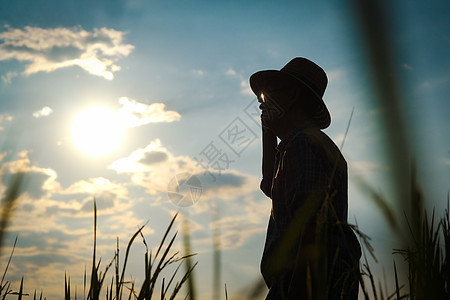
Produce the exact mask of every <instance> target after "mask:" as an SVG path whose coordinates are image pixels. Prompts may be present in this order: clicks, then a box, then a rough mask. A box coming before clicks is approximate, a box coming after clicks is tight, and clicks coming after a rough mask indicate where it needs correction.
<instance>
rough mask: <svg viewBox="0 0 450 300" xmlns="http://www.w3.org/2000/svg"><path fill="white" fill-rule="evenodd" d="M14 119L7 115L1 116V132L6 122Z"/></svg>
mask: <svg viewBox="0 0 450 300" xmlns="http://www.w3.org/2000/svg"><path fill="white" fill-rule="evenodd" d="M12 119H13V117H12V116H10V115H6V114H0V131H2V130H4V129H5V128H4V127H3V124H4V123H6V122H11V121H12Z"/></svg>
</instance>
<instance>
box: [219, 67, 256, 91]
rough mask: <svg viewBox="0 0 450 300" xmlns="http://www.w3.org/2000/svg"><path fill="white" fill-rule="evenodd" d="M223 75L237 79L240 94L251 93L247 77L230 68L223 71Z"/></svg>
mask: <svg viewBox="0 0 450 300" xmlns="http://www.w3.org/2000/svg"><path fill="white" fill-rule="evenodd" d="M225 75H227V76H231V77H235V78H237V79H238V80H239V85H240V87H241V94H244V95H253V92H252V90H251V88H250V84H249V83H248V79H247V78H244V76H242V75H241V74H239V73H238V72H237V71H236V70H234V69H231V68H230V69H228V70H227V71H226V72H225Z"/></svg>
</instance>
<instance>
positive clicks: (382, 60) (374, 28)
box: [350, 0, 420, 221]
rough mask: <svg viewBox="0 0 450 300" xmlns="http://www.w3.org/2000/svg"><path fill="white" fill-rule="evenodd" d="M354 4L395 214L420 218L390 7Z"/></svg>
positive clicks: (373, 0) (369, 1) (376, 1)
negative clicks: (370, 81) (378, 120)
mask: <svg viewBox="0 0 450 300" xmlns="http://www.w3.org/2000/svg"><path fill="white" fill-rule="evenodd" d="M350 4H351V6H352V7H353V9H354V13H355V16H356V19H357V24H358V25H359V29H360V31H359V32H360V35H361V38H362V40H363V41H364V44H365V45H364V46H365V47H364V50H365V51H364V52H365V54H366V60H367V66H368V68H369V71H370V73H371V75H372V76H371V78H370V79H371V80H372V83H373V90H374V92H375V97H374V99H375V101H376V106H377V108H378V109H379V110H380V113H381V114H380V115H381V117H382V120H381V121H382V122H381V126H382V133H383V134H384V137H385V140H386V143H387V145H386V146H387V147H386V149H387V153H385V155H386V158H387V160H388V163H389V165H390V170H391V171H392V183H393V186H392V188H393V189H394V192H395V194H396V195H395V197H396V199H395V200H396V201H395V205H396V209H395V214H396V217H397V219H403V214H404V213H406V215H407V216H409V217H411V218H412V217H417V213H418V211H417V208H419V207H416V205H417V204H416V203H412V201H411V200H414V198H413V197H412V195H411V194H410V192H411V178H412V169H411V168H412V163H413V160H412V157H413V153H412V149H411V145H410V141H409V136H408V132H407V130H406V127H407V124H406V120H405V118H404V115H405V113H404V106H405V105H406V104H407V103H406V101H405V98H404V96H403V95H402V93H401V90H402V89H401V88H400V85H399V80H398V76H397V75H398V74H397V72H396V65H397V64H396V61H395V58H394V55H393V53H394V51H393V43H392V37H391V32H392V28H393V27H392V24H389V22H388V19H387V16H388V15H389V14H388V12H387V10H386V8H385V7H384V5H388V4H389V3H388V2H386V1H380V0H364V1H361V0H350ZM383 211H385V210H384V209H383ZM419 212H420V210H419ZM412 221H415V218H413V219H412Z"/></svg>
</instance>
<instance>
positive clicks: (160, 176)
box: [108, 139, 259, 211]
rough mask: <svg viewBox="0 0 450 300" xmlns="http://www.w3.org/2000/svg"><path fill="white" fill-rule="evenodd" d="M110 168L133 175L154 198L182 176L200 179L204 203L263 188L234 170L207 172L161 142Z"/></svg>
mask: <svg viewBox="0 0 450 300" xmlns="http://www.w3.org/2000/svg"><path fill="white" fill-rule="evenodd" d="M108 168H109V169H111V170H114V171H116V172H117V173H125V174H129V175H130V176H131V181H132V182H133V184H135V185H137V186H139V187H143V188H145V189H146V191H147V193H149V194H152V195H155V194H158V193H167V191H168V185H169V182H171V180H172V179H173V178H174V177H175V176H177V175H178V174H182V173H187V174H191V175H193V176H195V177H197V178H198V179H199V181H200V182H201V189H202V192H201V193H202V194H201V197H202V199H212V198H222V199H234V198H236V197H238V196H239V195H242V194H243V193H246V192H249V191H255V189H257V188H258V186H259V183H258V179H256V178H255V177H252V176H249V175H246V174H242V173H240V172H237V171H235V170H230V169H225V170H215V169H209V168H204V167H203V166H202V165H201V164H200V163H199V162H198V161H196V160H194V159H192V158H190V157H188V156H175V155H173V154H172V153H170V152H169V151H168V150H167V148H165V147H164V146H162V144H161V141H160V140H158V139H157V140H154V141H152V142H150V143H149V144H148V145H147V146H146V147H144V148H140V149H137V150H135V151H133V152H132V153H131V154H130V155H128V156H127V157H123V158H120V159H118V160H116V161H114V162H113V163H111V164H110V165H109V166H108ZM196 205H197V204H196ZM204 209H207V208H206V207H202V206H201V205H198V209H197V210H198V211H203V210H204Z"/></svg>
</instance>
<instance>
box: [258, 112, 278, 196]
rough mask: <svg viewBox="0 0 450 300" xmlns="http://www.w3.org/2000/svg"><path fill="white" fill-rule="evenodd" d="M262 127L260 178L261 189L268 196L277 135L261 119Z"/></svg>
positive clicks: (269, 194) (270, 187)
mask: <svg viewBox="0 0 450 300" xmlns="http://www.w3.org/2000/svg"><path fill="white" fill-rule="evenodd" d="M261 125H262V126H261V127H262V180H261V185H260V187H261V190H262V191H263V192H264V194H266V196H268V197H272V195H271V189H272V179H273V173H274V165H275V153H276V151H277V150H276V146H277V137H276V136H275V134H274V133H273V132H272V131H271V130H270V129H268V128H267V127H265V126H264V124H263V121H262V120H261Z"/></svg>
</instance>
